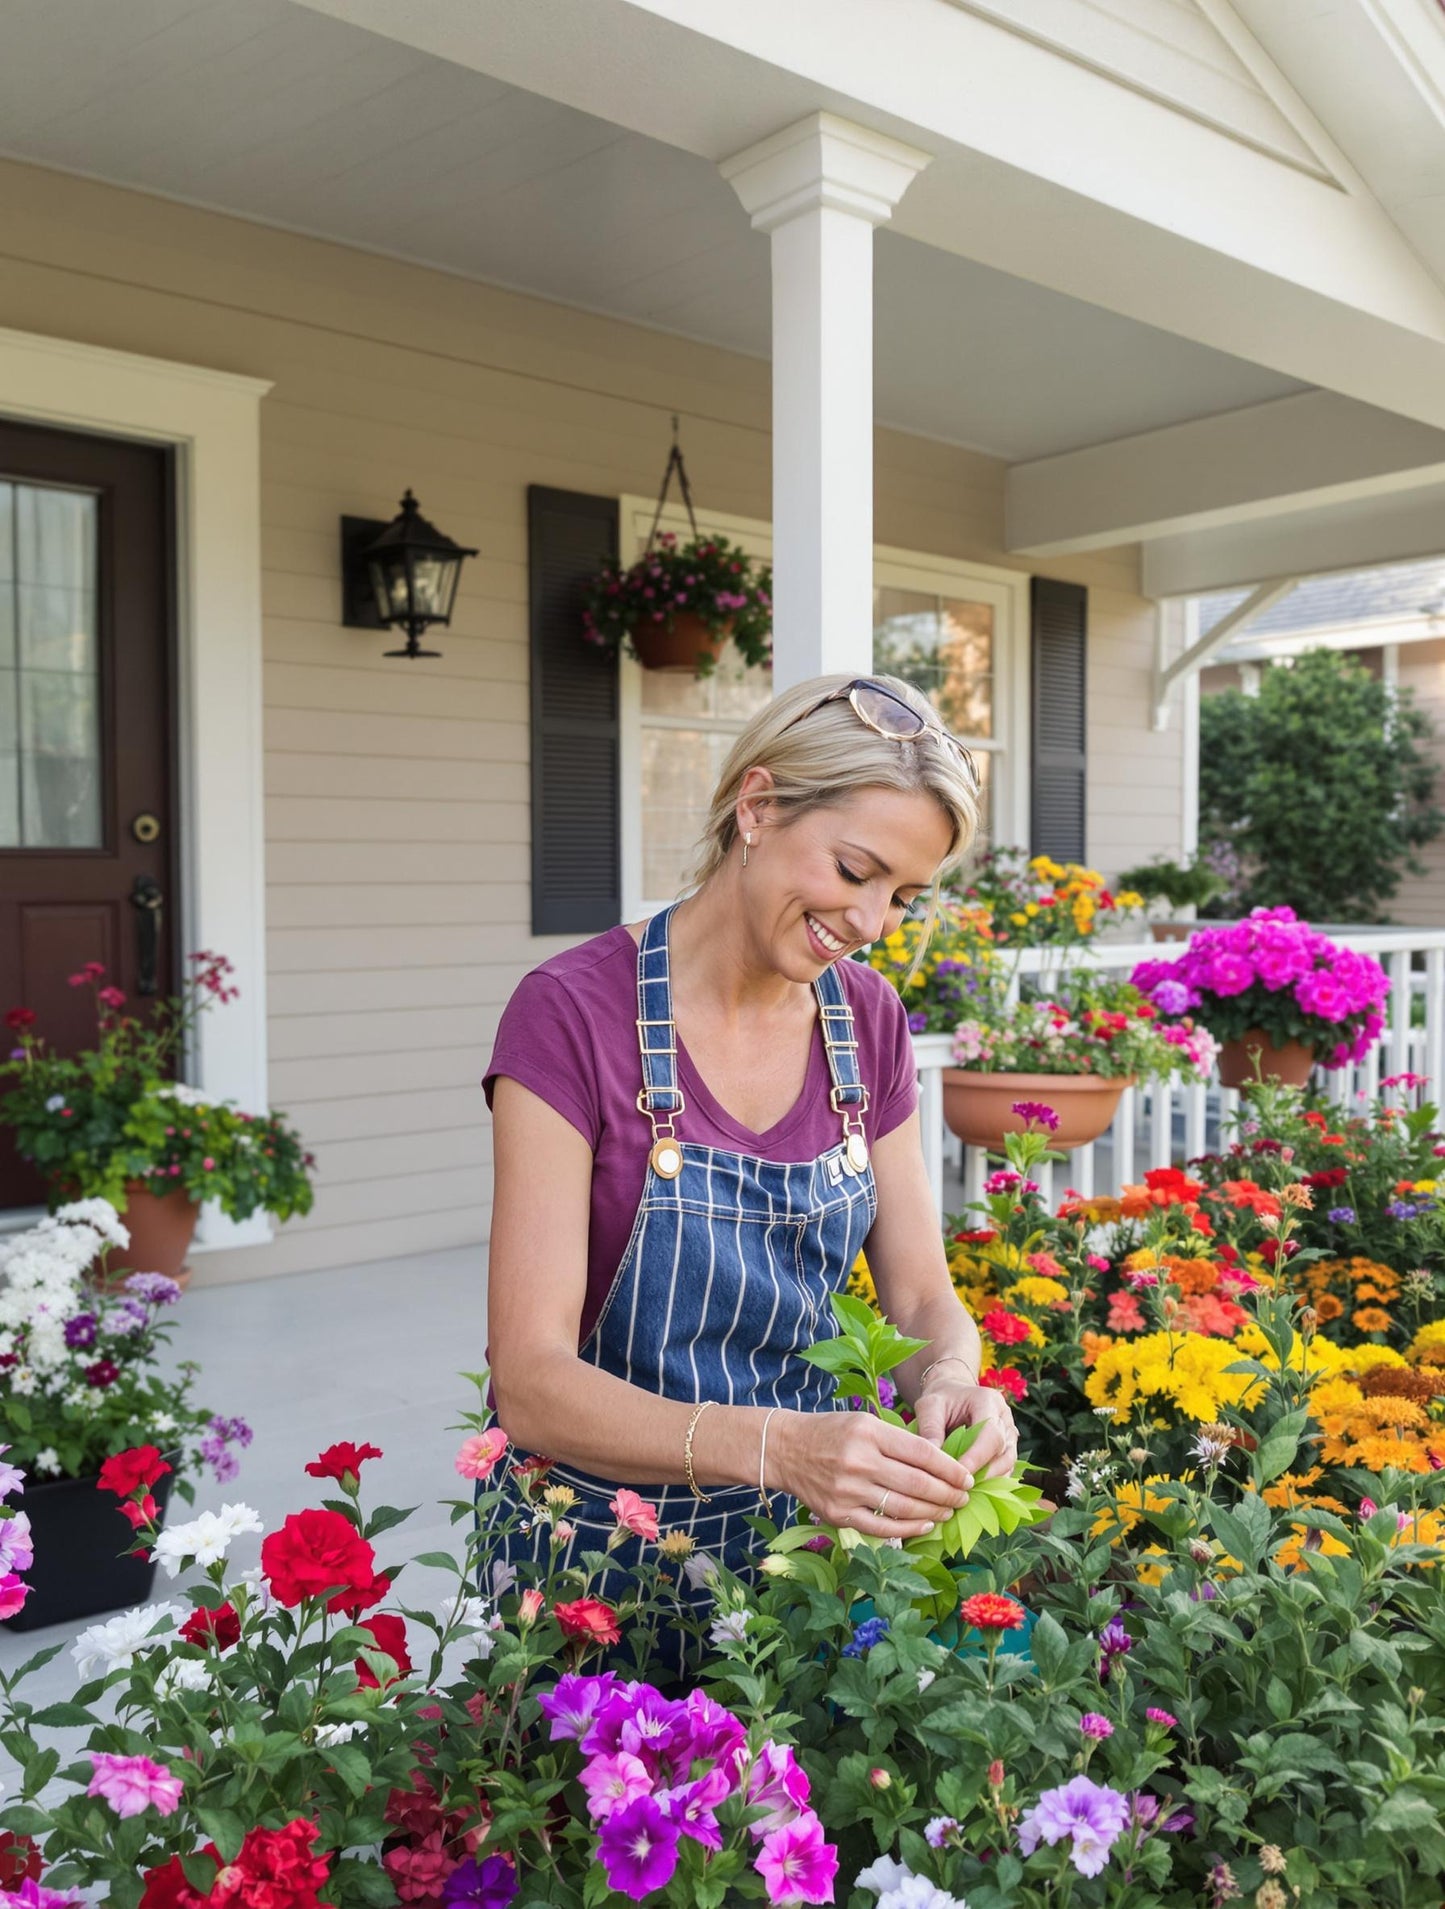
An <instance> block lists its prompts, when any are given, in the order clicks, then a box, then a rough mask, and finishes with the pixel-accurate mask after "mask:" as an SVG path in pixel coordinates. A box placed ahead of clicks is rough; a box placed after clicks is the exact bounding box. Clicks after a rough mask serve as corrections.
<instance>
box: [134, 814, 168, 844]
mask: <svg viewBox="0 0 1445 1909" xmlns="http://www.w3.org/2000/svg"><path fill="white" fill-rule="evenodd" d="M130 832H131V834H132V835H133V836H134V837H135V839H136V840H137V841H138V842H145V843H151V842H156V841H159V840H160V833H161V819H160V817H159V816H158V815H151V814H150V813H149V812H148V811H146V812H143V813H142V814H140V815H138V816H137V817H136V818H135V820H134V821H133V822H132V823H131V825H130Z"/></svg>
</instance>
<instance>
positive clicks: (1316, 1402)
mask: <svg viewBox="0 0 1445 1909" xmlns="http://www.w3.org/2000/svg"><path fill="white" fill-rule="evenodd" d="M1364 1396H1365V1395H1364V1393H1363V1392H1362V1391H1361V1390H1360V1388H1359V1387H1358V1386H1357V1385H1355V1384H1354V1383H1352V1381H1351V1380H1349V1379H1344V1378H1325V1379H1319V1380H1317V1381H1316V1382H1315V1384H1314V1385H1312V1386H1311V1387H1310V1412H1311V1413H1312V1414H1313V1416H1314V1417H1315V1418H1319V1417H1320V1416H1321V1414H1323V1413H1326V1412H1349V1411H1351V1410H1352V1409H1353V1408H1354V1407H1355V1406H1357V1405H1359V1404H1361V1403H1362V1402H1363V1400H1364Z"/></svg>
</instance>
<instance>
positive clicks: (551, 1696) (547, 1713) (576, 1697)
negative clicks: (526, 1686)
mask: <svg viewBox="0 0 1445 1909" xmlns="http://www.w3.org/2000/svg"><path fill="white" fill-rule="evenodd" d="M616 1682H617V1678H616V1676H615V1675H614V1674H613V1672H612V1671H610V1670H604V1671H603V1672H602V1673H601V1674H600V1676H596V1677H580V1676H578V1675H577V1674H576V1673H575V1672H573V1671H569V1672H568V1674H567V1675H566V1676H565V1677H563V1678H560V1679H559V1680H558V1683H557V1688H556V1689H555V1690H549V1691H546V1692H544V1694H543V1695H542V1696H540V1697H539V1698H538V1699H537V1703H538V1706H539V1707H540V1709H541V1712H542V1715H543V1716H544V1717H546V1718H547V1719H548V1721H549V1722H550V1723H551V1726H552V1741H553V1743H556V1742H557V1740H558V1739H559V1738H561V1737H582V1736H585V1735H586V1734H587V1731H588V1729H589V1727H590V1725H591V1723H592V1719H593V1718H594V1717H595V1716H596V1715H597V1712H598V1711H599V1710H600V1709H601V1708H602V1704H603V1701H604V1699H605V1698H607V1697H609V1696H611V1694H612V1690H613V1687H614V1685H615V1684H616Z"/></svg>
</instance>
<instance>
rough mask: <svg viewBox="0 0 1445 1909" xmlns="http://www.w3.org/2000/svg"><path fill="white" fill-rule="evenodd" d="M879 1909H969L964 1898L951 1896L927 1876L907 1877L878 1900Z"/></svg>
mask: <svg viewBox="0 0 1445 1909" xmlns="http://www.w3.org/2000/svg"><path fill="white" fill-rule="evenodd" d="M877 1909H968V1904H967V1903H966V1902H965V1901H964V1899H963V1897H962V1896H950V1895H949V1893H948V1891H947V1890H946V1889H941V1888H940V1887H939V1886H938V1884H937V1883H936V1882H932V1881H930V1879H929V1878H928V1877H927V1876H905V1877H904V1879H903V1881H902V1882H901V1883H899V1884H898V1885H897V1886H896V1887H895V1888H893V1889H888V1890H885V1891H884V1893H883V1894H882V1895H881V1896H880V1897H879V1898H878V1906H877Z"/></svg>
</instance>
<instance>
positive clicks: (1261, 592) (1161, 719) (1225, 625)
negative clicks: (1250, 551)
mask: <svg viewBox="0 0 1445 1909" xmlns="http://www.w3.org/2000/svg"><path fill="white" fill-rule="evenodd" d="M1298 582H1299V578H1298V577H1284V578H1282V579H1281V580H1280V581H1279V582H1278V583H1262V584H1261V585H1260V586H1259V588H1258V589H1257V590H1255V591H1254V592H1253V593H1252V594H1251V595H1249V596H1247V597H1246V598H1245V600H1244V602H1243V603H1240V604H1237V605H1236V606H1235V608H1234V609H1232V610H1231V611H1230V612H1229V614H1228V616H1224V617H1221V618H1220V620H1219V621H1218V623H1216V624H1215V625H1214V627H1213V629H1211V630H1209V631H1208V632H1207V633H1206V634H1205V635H1204V636H1201V637H1199V638H1198V639H1197V640H1196V641H1195V642H1193V643H1191V644H1190V646H1189V648H1188V649H1187V650H1185V652H1184V654H1183V655H1182V656H1176V657H1175V659H1174V661H1173V662H1172V663H1170V664H1169V665H1168V666H1167V667H1166V668H1163V669H1160V670H1158V671H1157V672H1156V675H1155V678H1154V727H1155V728H1156V729H1164V728H1165V727H1167V725H1168V721H1169V697H1170V694H1171V692H1172V691H1173V689H1174V686H1175V684H1176V683H1182V682H1187V681H1188V679H1189V678H1190V677H1191V676H1196V675H1198V673H1199V671H1200V670H1202V669H1203V668H1204V665H1205V664H1206V663H1207V662H1208V661H1209V659H1210V657H1211V656H1215V655H1217V654H1218V653H1219V651H1220V650H1222V649H1223V648H1224V646H1225V644H1226V643H1227V642H1228V641H1229V639H1230V638H1231V637H1232V636H1237V635H1238V634H1239V632H1240V631H1241V630H1243V629H1246V628H1248V626H1249V625H1250V624H1251V623H1252V622H1253V621H1254V619H1255V618H1256V617H1257V616H1263V615H1264V613H1265V611H1266V610H1272V609H1273V608H1274V606H1275V604H1276V603H1278V602H1279V601H1280V599H1281V598H1282V597H1287V596H1288V595H1289V593H1290V591H1291V590H1293V588H1294V587H1295V585H1296V583H1298Z"/></svg>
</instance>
